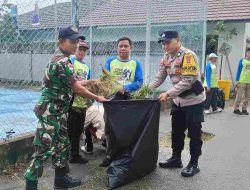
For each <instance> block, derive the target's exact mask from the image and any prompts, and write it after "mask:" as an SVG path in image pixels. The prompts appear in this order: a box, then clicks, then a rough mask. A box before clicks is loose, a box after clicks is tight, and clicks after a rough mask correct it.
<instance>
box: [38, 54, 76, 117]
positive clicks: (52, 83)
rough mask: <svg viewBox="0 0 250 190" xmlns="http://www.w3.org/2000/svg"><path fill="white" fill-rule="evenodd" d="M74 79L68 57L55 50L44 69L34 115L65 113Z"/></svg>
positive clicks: (71, 93)
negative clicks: (40, 92) (40, 91)
mask: <svg viewBox="0 0 250 190" xmlns="http://www.w3.org/2000/svg"><path fill="white" fill-rule="evenodd" d="M76 80H77V78H76V76H75V75H74V70H73V65H72V64H71V63H70V60H69V58H68V57H67V56H66V55H65V54H64V53H63V52H62V51H60V50H57V51H56V52H55V53H54V54H53V55H52V58H51V60H50V62H49V64H48V65H47V67H46V70H45V75H44V79H43V87H42V94H41V96H40V98H39V100H38V103H37V104H36V106H35V109H34V111H35V113H36V115H37V116H42V115H43V116H45V117H46V115H54V116H57V115H61V114H64V113H67V112H68V109H69V106H70V101H71V98H72V95H73V90H72V88H71V87H72V85H73V84H74V82H75V81H76ZM45 112H47V114H45ZM44 114H45V115H44Z"/></svg>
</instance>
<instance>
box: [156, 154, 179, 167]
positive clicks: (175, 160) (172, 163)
mask: <svg viewBox="0 0 250 190" xmlns="http://www.w3.org/2000/svg"><path fill="white" fill-rule="evenodd" d="M159 166H160V167H161V168H182V167H183V165H182V161H181V158H180V157H176V156H172V157H171V158H169V159H168V160H167V161H166V162H159Z"/></svg>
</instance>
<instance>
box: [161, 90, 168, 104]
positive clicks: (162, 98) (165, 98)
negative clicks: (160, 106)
mask: <svg viewBox="0 0 250 190" xmlns="http://www.w3.org/2000/svg"><path fill="white" fill-rule="evenodd" d="M169 98H170V96H169V94H168V93H167V92H165V93H161V94H160V96H159V100H160V101H161V102H166V101H167V99H169Z"/></svg>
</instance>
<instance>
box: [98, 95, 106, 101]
mask: <svg viewBox="0 0 250 190" xmlns="http://www.w3.org/2000/svg"><path fill="white" fill-rule="evenodd" d="M96 101H97V102H107V101H108V100H107V99H106V98H105V97H104V96H98V97H97V99H96Z"/></svg>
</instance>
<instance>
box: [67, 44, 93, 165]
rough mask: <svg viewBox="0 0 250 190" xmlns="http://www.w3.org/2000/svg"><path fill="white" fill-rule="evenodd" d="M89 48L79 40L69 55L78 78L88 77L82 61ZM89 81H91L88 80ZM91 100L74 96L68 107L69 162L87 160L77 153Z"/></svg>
mask: <svg viewBox="0 0 250 190" xmlns="http://www.w3.org/2000/svg"><path fill="white" fill-rule="evenodd" d="M88 49H89V47H88V45H87V43H86V42H84V41H82V40H79V42H78V46H77V50H76V54H75V56H71V58H70V60H71V63H72V64H73V66H74V74H75V75H76V76H77V77H78V78H79V79H80V80H89V79H90V69H89V67H88V65H87V64H86V63H85V62H84V61H83V59H84V57H85V55H86V51H87V50H88ZM89 82H91V81H89ZM91 104H92V102H91V100H89V99H87V98H83V97H81V96H77V95H76V96H75V97H74V101H73V104H72V107H70V109H69V117H68V135H69V140H70V144H71V149H70V159H69V162H70V163H76V164H84V163H87V162H88V160H87V159H84V158H82V156H81V155H80V154H79V149H80V145H79V144H80V143H79V142H80V136H81V134H82V132H83V128H84V123H85V116H86V109H87V108H88V107H89V106H91Z"/></svg>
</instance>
